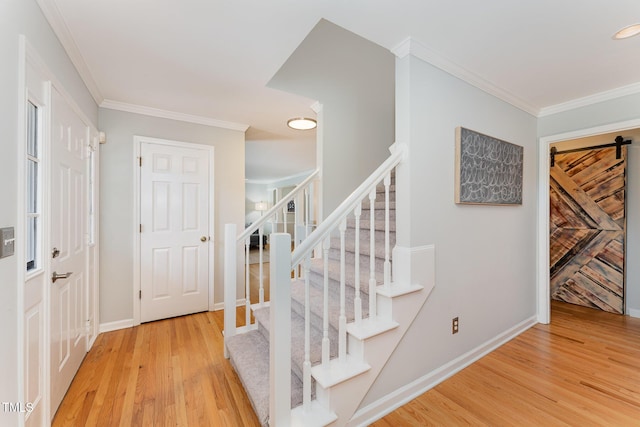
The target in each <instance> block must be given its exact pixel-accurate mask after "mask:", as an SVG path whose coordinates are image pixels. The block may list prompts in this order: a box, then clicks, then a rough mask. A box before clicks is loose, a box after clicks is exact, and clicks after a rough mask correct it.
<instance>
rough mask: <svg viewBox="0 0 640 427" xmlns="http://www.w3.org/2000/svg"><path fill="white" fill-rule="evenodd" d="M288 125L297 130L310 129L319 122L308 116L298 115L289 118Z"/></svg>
mask: <svg viewBox="0 0 640 427" xmlns="http://www.w3.org/2000/svg"><path fill="white" fill-rule="evenodd" d="M287 126H289V127H290V128H291V129H296V130H310V129H314V128H315V127H316V126H318V122H316V121H315V120H314V119H309V118H306V117H296V118H294V119H289V120H287Z"/></svg>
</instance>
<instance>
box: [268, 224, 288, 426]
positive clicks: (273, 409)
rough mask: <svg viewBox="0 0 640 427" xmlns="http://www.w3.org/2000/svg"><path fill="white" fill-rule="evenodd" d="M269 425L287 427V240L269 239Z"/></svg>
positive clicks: (283, 236)
mask: <svg viewBox="0 0 640 427" xmlns="http://www.w3.org/2000/svg"><path fill="white" fill-rule="evenodd" d="M270 262H271V269H270V270H271V271H270V276H269V283H270V284H271V309H270V310H269V313H270V314H269V316H270V323H271V328H270V332H269V343H270V345H269V358H270V363H269V391H270V394H269V396H270V399H269V424H271V425H272V426H289V425H291V236H290V235H289V234H286V233H275V234H272V235H271V248H270Z"/></svg>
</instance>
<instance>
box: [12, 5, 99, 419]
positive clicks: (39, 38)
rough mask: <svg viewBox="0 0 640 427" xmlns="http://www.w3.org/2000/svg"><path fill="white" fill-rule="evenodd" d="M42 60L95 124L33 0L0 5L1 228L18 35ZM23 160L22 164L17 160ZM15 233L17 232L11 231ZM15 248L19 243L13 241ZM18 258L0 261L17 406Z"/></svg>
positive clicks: (14, 139) (14, 106)
mask: <svg viewBox="0 0 640 427" xmlns="http://www.w3.org/2000/svg"><path fill="white" fill-rule="evenodd" d="M21 34H23V35H25V36H26V38H27V40H28V42H29V43H30V44H31V46H32V47H33V48H34V50H35V51H36V52H37V53H38V55H39V56H40V57H41V59H42V60H43V62H45V64H46V66H47V67H48V68H49V70H50V71H51V72H52V73H53V74H54V75H55V77H56V79H57V80H58V81H59V82H60V83H61V84H62V86H63V87H64V88H65V90H66V91H67V92H68V93H69V94H70V95H71V96H72V97H73V98H74V100H75V102H76V103H77V104H78V105H79V106H80V108H81V109H82V110H83V112H84V113H85V114H86V116H87V117H88V118H89V119H90V120H91V121H92V122H93V123H97V114H98V112H97V111H98V108H97V106H96V104H95V103H94V102H93V99H92V98H91V96H90V94H89V92H88V91H87V89H86V87H85V86H84V83H83V82H82V80H81V79H80V77H79V75H78V74H77V72H76V70H75V69H74V68H73V65H72V63H71V61H70V60H69V58H68V57H67V55H66V53H65V51H64V49H63V48H62V46H61V45H60V43H59V42H58V39H57V38H56V36H55V34H54V33H53V31H52V30H51V28H50V27H49V24H48V23H47V21H46V20H45V18H44V16H43V15H42V13H41V11H40V9H39V7H38V6H37V4H36V2H35V1H34V0H2V1H1V2H0V94H2V95H1V96H0V117H2V120H0V182H2V185H0V227H11V226H13V227H15V226H16V224H17V208H16V200H17V192H16V191H17V187H16V179H17V173H18V172H17V166H16V164H17V161H18V158H17V155H18V154H17V148H16V147H17V144H20V143H23V141H18V126H19V123H18V108H19V105H18V102H19V101H18V100H19V92H18V88H19V49H18V47H19V41H18V40H19V36H20V35H21ZM20 160H22V159H20ZM16 232H18V230H16ZM17 247H18V249H21V248H23V242H17ZM22 268H23V266H18V265H17V257H16V256H13V257H8V258H3V259H1V260H0V331H1V335H0V337H1V339H2V345H1V346H0V402H18V401H19V395H18V366H19V365H18V351H17V348H18V343H19V341H18V331H17V328H18V316H19V315H20V310H19V305H18V286H19V283H18V280H19V275H18V272H19V269H22ZM16 425H18V414H16V413H5V412H4V411H2V410H1V408H0V426H16Z"/></svg>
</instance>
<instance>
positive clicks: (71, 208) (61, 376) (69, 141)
mask: <svg viewBox="0 0 640 427" xmlns="http://www.w3.org/2000/svg"><path fill="white" fill-rule="evenodd" d="M51 101H52V110H51V114H52V116H51V183H50V185H51V187H50V188H51V196H50V197H51V199H50V200H51V202H50V203H51V239H50V243H51V248H50V250H51V252H50V254H51V257H52V258H51V264H50V271H51V278H50V280H49V286H50V300H49V301H50V328H51V329H50V331H51V333H50V340H51V354H50V360H51V365H50V366H51V368H50V369H51V416H52V417H53V414H55V412H56V410H57V409H58V406H59V405H60V402H61V401H62V398H63V397H64V395H65V393H66V391H67V389H68V388H69V385H70V384H71V381H72V380H73V377H74V376H75V374H76V372H77V371H78V368H79V367H80V364H81V363H82V360H83V358H84V356H85V354H86V352H87V342H86V337H87V328H86V322H87V216H88V208H87V199H86V183H87V177H86V169H87V146H88V142H89V128H88V126H87V125H86V124H85V123H84V122H83V121H82V119H81V118H80V117H79V116H78V115H77V114H76V113H75V112H74V110H73V109H72V108H71V106H69V104H68V103H67V101H66V100H65V99H64V98H63V97H62V96H61V95H60V94H59V93H58V91H57V90H55V88H54V89H53V90H52V91H51ZM56 276H57V277H56Z"/></svg>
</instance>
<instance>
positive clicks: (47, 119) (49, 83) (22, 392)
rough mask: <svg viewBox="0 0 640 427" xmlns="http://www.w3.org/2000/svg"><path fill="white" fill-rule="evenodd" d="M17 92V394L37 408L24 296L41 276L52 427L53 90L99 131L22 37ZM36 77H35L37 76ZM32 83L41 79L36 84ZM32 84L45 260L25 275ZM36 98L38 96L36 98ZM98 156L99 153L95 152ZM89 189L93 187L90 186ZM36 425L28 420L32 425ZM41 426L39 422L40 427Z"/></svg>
mask: <svg viewBox="0 0 640 427" xmlns="http://www.w3.org/2000/svg"><path fill="white" fill-rule="evenodd" d="M19 56H20V59H19V83H18V84H19V91H20V95H19V96H18V102H19V107H18V108H19V109H18V111H19V113H18V139H17V143H18V150H17V153H18V158H17V159H16V160H17V165H18V166H17V172H18V174H17V175H18V176H17V183H16V186H17V192H18V196H17V200H16V203H17V206H16V212H17V221H16V229H15V237H16V245H15V256H16V264H17V269H18V274H17V278H18V283H17V287H18V291H17V299H18V331H17V335H18V348H17V349H16V352H17V356H18V375H17V376H18V393H19V396H20V399H21V401H22V402H21V403H22V404H24V405H27V404H30V403H34V402H28V401H27V396H26V392H27V384H26V380H27V378H26V375H27V371H26V369H27V367H26V365H25V357H26V351H27V350H26V344H27V343H26V338H27V337H26V335H25V334H26V333H27V327H26V322H25V316H24V314H25V313H24V303H25V291H26V281H27V280H31V279H33V278H35V277H38V276H42V278H43V280H44V288H43V300H42V306H43V307H42V311H43V317H42V324H41V327H42V329H41V334H42V335H41V337H40V339H41V340H42V342H43V343H44V349H43V354H42V355H41V360H40V362H41V364H40V368H41V370H40V373H39V376H40V388H41V393H42V395H41V400H40V403H39V404H40V405H41V406H42V407H41V408H40V409H39V411H40V414H41V416H42V420H41V421H42V424H43V425H44V424H48V423H49V417H50V412H51V410H50V407H51V396H50V389H51V368H50V340H51V333H50V324H51V322H50V310H49V308H50V307H49V305H50V303H51V297H50V279H49V278H50V277H51V265H50V261H51V258H50V249H51V246H50V241H51V239H50V232H51V227H52V224H51V213H50V209H49V205H50V194H49V184H47V183H46V182H45V181H48V182H51V177H50V174H51V132H52V129H51V109H52V101H51V91H52V90H53V88H55V89H56V90H57V91H58V92H59V94H60V95H61V96H62V97H63V98H64V99H65V101H66V102H67V103H68V104H69V106H70V107H71V108H72V109H73V111H74V113H75V114H77V116H78V117H79V118H80V119H81V120H82V122H83V123H84V124H85V125H86V126H87V127H88V128H89V129H90V135H91V136H92V137H93V136H97V134H98V131H97V129H96V127H95V125H94V124H93V123H92V122H91V120H89V118H88V117H87V115H86V114H85V113H84V112H83V111H82V110H81V109H80V107H79V106H78V105H77V104H76V102H75V100H74V99H73V97H72V96H71V95H69V93H68V92H67V91H66V90H65V89H64V86H63V85H62V84H61V83H60V82H59V80H58V79H57V78H56V76H55V75H54V74H53V73H51V71H50V70H49V68H48V67H47V64H46V63H45V62H44V61H43V60H42V58H41V56H40V55H39V54H38V52H37V51H36V50H35V49H34V48H33V46H32V45H31V44H30V43H29V42H28V40H27V39H26V37H25V36H24V35H21V36H20V37H19ZM28 68H31V69H32V70H33V72H34V73H35V74H34V75H32V76H31V77H30V78H29V79H28V76H27V69H28ZM36 75H37V76H36ZM33 78H37V79H38V81H37V82H36V81H35V80H33ZM34 84H38V85H40V84H44V85H45V86H46V88H45V89H44V91H45V94H44V99H40V102H41V104H42V105H41V106H42V108H44V111H43V115H42V119H43V122H42V124H41V132H42V134H41V138H42V141H41V143H42V146H41V147H40V148H41V153H42V162H41V169H40V174H41V176H42V177H43V179H42V181H41V185H40V191H41V192H42V195H41V198H40V204H41V209H42V211H41V233H42V234H41V241H40V258H41V260H40V261H41V268H40V269H39V270H38V271H36V272H33V273H29V274H27V273H26V271H25V269H24V266H25V265H26V257H25V246H24V242H25V241H26V233H25V217H26V206H25V196H24V194H25V191H26V170H25V167H24V163H25V159H26V147H25V141H26V135H25V130H26V127H27V124H26V114H25V111H26V103H27V101H28V100H29V98H30V97H31V96H32V95H35V94H34V93H33V92H32V91H33V87H32V86H33V85H34ZM36 98H37V96H36ZM96 150H97V148H96ZM98 158H99V154H98V153H96V162H97V161H98ZM98 178H99V175H97V174H96V176H95V179H96V181H95V193H94V196H95V197H96V199H95V202H96V204H95V206H94V207H95V208H96V209H97V207H98V187H99V183H98ZM87 184H89V183H87ZM94 215H95V219H96V221H97V220H98V213H97V212H95V213H94ZM94 232H95V241H94V257H93V269H91V268H90V266H89V260H88V259H87V260H86V262H85V269H86V272H87V293H86V294H87V297H89V294H90V295H92V297H93V298H92V300H88V301H86V303H87V312H86V313H85V314H86V315H87V316H88V317H89V318H90V319H92V320H93V322H92V324H91V325H87V326H88V330H87V331H86V332H87V334H86V335H85V343H86V351H87V352H88V351H89V349H90V348H91V347H92V345H93V343H94V341H95V338H96V336H97V333H98V321H97V320H98V317H99V315H98V308H99V273H98V265H99V254H98V248H97V244H98V230H97V226H96V229H95V230H94ZM90 271H91V272H92V273H91V277H89V272H90ZM89 286H92V287H93V289H91V290H89ZM27 415H29V414H28V413H26V414H25V413H22V414H21V415H20V417H19V424H18V425H19V426H23V425H25V419H26V418H27ZM32 421H34V422H35V421H36V420H29V422H30V423H31V422H32ZM37 424H38V425H39V424H41V423H40V422H38V423H37Z"/></svg>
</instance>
